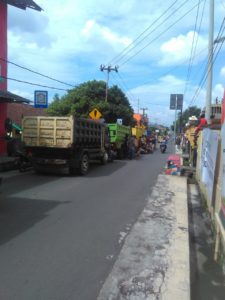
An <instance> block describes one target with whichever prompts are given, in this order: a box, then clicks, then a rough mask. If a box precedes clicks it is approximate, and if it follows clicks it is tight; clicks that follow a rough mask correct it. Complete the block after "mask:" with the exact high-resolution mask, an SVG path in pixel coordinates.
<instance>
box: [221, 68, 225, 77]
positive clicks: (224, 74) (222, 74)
mask: <svg viewBox="0 0 225 300" xmlns="http://www.w3.org/2000/svg"><path fill="white" fill-rule="evenodd" d="M220 75H221V76H223V77H225V67H223V68H222V69H221V70H220Z"/></svg>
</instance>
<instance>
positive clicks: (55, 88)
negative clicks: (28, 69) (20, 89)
mask: <svg viewBox="0 0 225 300" xmlns="http://www.w3.org/2000/svg"><path fill="white" fill-rule="evenodd" d="M1 77H2V78H3V79H7V80H12V81H16V82H20V83H24V84H29V85H34V86H39V87H44V88H49V89H51V90H59V91H66V92H68V90H66V89H62V88H57V87H52V86H48V85H43V84H38V83H34V82H29V81H24V80H19V79H16V78H10V77H6V76H3V75H1Z"/></svg>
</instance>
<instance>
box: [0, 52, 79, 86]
mask: <svg viewBox="0 0 225 300" xmlns="http://www.w3.org/2000/svg"><path fill="white" fill-rule="evenodd" d="M0 60H1V61H4V62H6V63H9V64H11V65H14V66H16V67H18V68H20V69H23V70H26V71H29V72H31V73H34V74H37V75H39V76H42V77H45V78H48V79H51V80H53V81H56V82H59V83H62V84H65V85H67V86H70V87H73V88H75V86H74V85H72V84H69V83H66V82H64V81H61V80H58V79H55V78H53V77H50V76H48V75H44V74H42V73H39V72H36V71H34V70H31V69H29V68H26V67H23V66H21V65H18V64H16V63H14V62H11V61H9V60H7V59H4V58H3V57H0Z"/></svg>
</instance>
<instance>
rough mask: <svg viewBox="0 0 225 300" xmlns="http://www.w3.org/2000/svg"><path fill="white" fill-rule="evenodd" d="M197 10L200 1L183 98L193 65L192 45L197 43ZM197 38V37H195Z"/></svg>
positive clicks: (192, 46)
mask: <svg viewBox="0 0 225 300" xmlns="http://www.w3.org/2000/svg"><path fill="white" fill-rule="evenodd" d="M199 8H200V1H199V2H198V7H197V13H196V18H195V26H194V34H193V37H192V43H191V53H190V58H189V64H188V70H187V76H186V82H185V88H184V93H183V94H184V96H185V93H186V90H187V86H188V80H189V79H190V74H191V68H192V63H193V51H194V48H195V47H194V45H196V44H197V42H198V38H197V40H196V43H195V36H196V29H197V23H198V15H199ZM197 37H198V35H197Z"/></svg>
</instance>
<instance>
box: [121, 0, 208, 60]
mask: <svg viewBox="0 0 225 300" xmlns="http://www.w3.org/2000/svg"><path fill="white" fill-rule="evenodd" d="M200 1H201V2H202V1H203V0H200ZM197 5H198V4H196V5H194V6H193V7H192V8H191V9H189V10H188V11H187V12H186V13H185V14H183V15H182V16H181V17H180V18H179V19H177V20H176V21H175V22H174V23H172V24H171V25H170V26H169V27H168V28H167V29H166V30H164V31H163V32H161V33H160V34H159V35H158V36H157V37H155V38H154V39H152V40H151V41H150V42H149V43H147V44H146V45H145V46H144V47H143V48H141V49H140V50H139V51H137V52H136V53H135V54H134V55H132V56H131V57H129V58H128V59H127V60H125V61H124V62H122V64H120V66H123V65H125V64H126V63H127V62H128V61H130V60H131V59H132V58H134V57H135V56H137V55H138V54H139V53H140V52H142V51H143V50H144V49H146V48H147V47H148V46H149V45H151V44H152V43H153V42H155V41H156V40H157V39H159V37H161V36H162V35H163V34H164V33H166V32H167V31H169V30H170V29H171V28H172V27H173V26H174V25H176V24H177V23H178V22H179V21H180V20H182V19H183V18H184V17H185V16H187V15H188V14H189V13H190V12H191V11H192V10H193V9H194V8H195V7H197Z"/></svg>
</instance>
